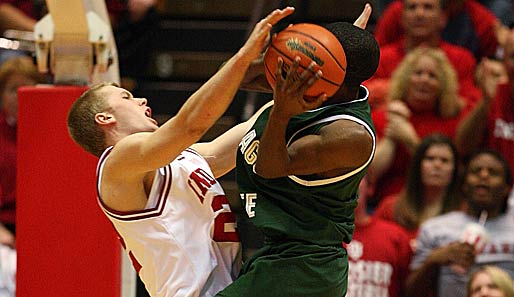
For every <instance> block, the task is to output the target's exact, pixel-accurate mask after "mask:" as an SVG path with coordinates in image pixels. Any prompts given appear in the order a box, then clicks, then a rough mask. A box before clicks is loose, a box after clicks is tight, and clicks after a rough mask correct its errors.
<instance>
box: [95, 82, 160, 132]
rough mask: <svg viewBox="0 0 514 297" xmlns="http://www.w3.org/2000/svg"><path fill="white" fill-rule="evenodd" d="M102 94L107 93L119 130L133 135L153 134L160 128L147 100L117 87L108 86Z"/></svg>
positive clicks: (111, 111)
mask: <svg viewBox="0 0 514 297" xmlns="http://www.w3.org/2000/svg"><path fill="white" fill-rule="evenodd" d="M102 92H106V96H107V98H108V99H107V101H108V105H109V106H110V110H109V112H110V113H111V114H112V115H113V116H114V118H115V119H116V125H117V128H118V129H120V130H122V131H125V132H126V133H128V134H132V133H137V132H152V131H155V130H156V129H157V128H158V125H157V121H156V120H155V119H153V118H152V110H151V109H150V107H148V106H147V105H146V103H147V101H146V99H145V98H134V97H133V96H132V94H131V93H130V92H128V91H127V90H125V89H123V88H118V87H115V86H106V87H105V88H104V89H102Z"/></svg>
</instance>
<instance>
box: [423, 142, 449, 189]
mask: <svg viewBox="0 0 514 297" xmlns="http://www.w3.org/2000/svg"><path fill="white" fill-rule="evenodd" d="M454 164H455V160H454V156H453V153H452V150H451V148H450V147H449V146H448V145H447V144H434V145H432V146H430V147H429V148H428V149H427V151H426V152H425V156H424V157H423V159H422V160H421V180H422V182H423V185H424V186H425V187H437V188H446V187H448V185H449V184H450V182H451V180H452V175H453V172H454V170H455V165H454Z"/></svg>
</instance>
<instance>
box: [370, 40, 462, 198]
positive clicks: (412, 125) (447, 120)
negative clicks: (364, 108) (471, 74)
mask: <svg viewBox="0 0 514 297" xmlns="http://www.w3.org/2000/svg"><path fill="white" fill-rule="evenodd" d="M457 89H458V81H457V78H456V74H455V70H454V68H453V67H452V64H451V63H450V62H449V61H448V59H447V57H446V55H445V54H444V52H442V51H441V50H439V49H435V48H417V49H415V50H413V51H412V52H410V53H409V54H408V55H407V56H406V57H405V59H404V60H403V61H402V62H401V63H400V65H399V66H398V68H397V70H395V72H394V73H393V76H392V79H391V89H390V90H389V93H388V99H387V100H388V103H387V106H386V107H385V108H382V109H378V110H375V111H374V112H373V122H374V124H375V128H376V130H377V136H378V137H379V142H378V145H377V151H376V155H375V158H374V160H373V163H372V167H371V171H372V177H373V178H374V180H375V181H376V182H377V185H376V189H377V192H376V194H375V199H381V198H382V197H385V196H387V195H392V194H395V193H398V192H399V191H400V189H401V188H402V186H403V183H404V180H405V174H406V172H407V170H408V166H409V163H410V159H411V156H412V155H413V153H414V151H415V150H416V148H417V146H418V144H419V143H420V142H421V139H422V138H423V137H425V136H427V135H428V134H432V133H435V132H438V133H441V134H444V135H446V136H448V137H449V138H450V139H453V137H454V136H455V131H456V127H457V124H458V123H459V121H460V119H461V118H462V117H463V116H464V115H466V114H467V113H468V111H469V110H470V109H471V106H469V104H468V103H466V101H465V100H463V99H462V98H461V97H460V96H459V95H458V92H457Z"/></svg>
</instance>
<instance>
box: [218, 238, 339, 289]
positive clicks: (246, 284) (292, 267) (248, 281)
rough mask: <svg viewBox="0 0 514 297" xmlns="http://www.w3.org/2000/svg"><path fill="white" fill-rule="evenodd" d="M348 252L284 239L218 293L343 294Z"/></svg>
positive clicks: (260, 252) (250, 262)
mask: <svg viewBox="0 0 514 297" xmlns="http://www.w3.org/2000/svg"><path fill="white" fill-rule="evenodd" d="M347 284H348V255H347V254H346V251H345V250H344V248H343V247H327V246H317V245H305V244H299V243H281V244H279V245H276V244H275V245H273V246H270V245H266V246H264V247H263V248H261V249H260V250H258V251H257V252H256V253H255V254H254V255H253V256H252V257H251V258H250V259H249V260H248V261H247V262H246V263H245V264H244V265H243V268H242V270H241V273H240V275H239V277H238V278H237V280H236V281H235V282H234V283H232V284H231V285H229V286H228V287H227V288H225V289H224V290H223V291H221V292H220V293H218V294H217V295H216V296H217V297H242V296H244V297H287V296H291V297H312V296H315V297H343V296H345V294H346V289H347Z"/></svg>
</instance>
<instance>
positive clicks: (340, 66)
mask: <svg viewBox="0 0 514 297" xmlns="http://www.w3.org/2000/svg"><path fill="white" fill-rule="evenodd" d="M284 32H291V33H296V34H298V35H303V36H306V37H309V38H310V39H312V40H314V41H316V43H317V44H318V45H319V46H321V47H323V48H324V49H325V51H326V52H327V53H328V54H329V55H330V56H331V57H332V59H333V60H334V61H335V62H336V64H337V66H339V68H341V69H342V70H343V71H344V72H346V67H343V66H342V65H341V63H340V62H339V60H338V59H337V57H336V56H334V54H333V53H332V52H331V51H330V49H329V48H327V47H326V46H325V45H324V44H323V43H322V42H321V41H320V40H319V39H317V38H315V37H314V36H312V35H310V34H307V33H305V32H302V31H298V30H294V29H286V30H284ZM327 33H329V34H332V33H331V32H330V31H328V30H327ZM334 38H335V37H334ZM336 41H337V39H336ZM337 42H339V41H337ZM343 53H344V49H343ZM345 59H346V55H345Z"/></svg>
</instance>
